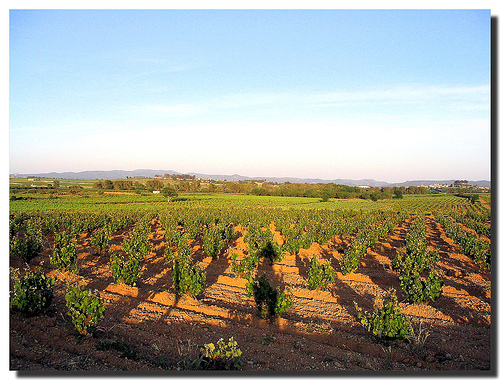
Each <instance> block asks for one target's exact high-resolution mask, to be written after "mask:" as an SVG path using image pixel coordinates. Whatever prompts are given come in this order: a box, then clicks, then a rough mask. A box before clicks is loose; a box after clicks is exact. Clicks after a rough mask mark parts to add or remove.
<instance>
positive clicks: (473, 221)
mask: <svg viewBox="0 0 500 380" xmlns="http://www.w3.org/2000/svg"><path fill="white" fill-rule="evenodd" d="M490 226H491V219H490V206H489V194H488V195H487V196H482V197H481V199H480V202H476V203H472V202H471V201H470V200H468V199H467V198H463V197H456V196H452V195H418V196H417V195H415V196H410V195H405V196H404V197H403V199H398V200H396V199H388V200H379V201H377V202H374V201H371V200H362V199H351V200H334V199H330V200H329V201H327V202H320V200H319V199H317V198H289V197H258V196H246V195H216V194H212V195H209V194H206V195H201V194H186V195H185V196H182V197H181V198H179V199H177V201H171V202H167V200H166V199H165V198H164V197H162V196H161V195H148V196H143V195H134V194H127V195H117V194H105V193H104V194H100V195H97V194H95V195H85V196H79V195H74V194H58V195H55V196H54V195H50V194H23V195H18V196H17V198H15V199H11V202H10V237H11V256H10V266H11V268H17V269H18V276H22V274H23V273H25V272H26V270H27V268H28V266H27V264H26V261H29V268H31V269H37V270H38V271H39V272H42V273H44V274H46V275H47V277H49V278H53V279H55V283H54V285H53V299H52V302H51V303H50V305H49V306H48V307H47V308H44V309H43V310H42V311H41V313H39V314H38V315H34V316H25V315H23V314H22V313H21V312H20V311H19V310H18V309H19V308H20V307H17V308H16V307H14V308H13V309H12V310H11V313H10V368H11V369H12V370H40V371H44V370H149V371H163V370H194V369H205V368H211V369H213V368H218V369H224V366H226V365H227V366H229V367H231V368H240V367H241V369H242V370H243V371H261V370H272V371H299V370H309V371H344V370H347V371H362V370H368V371H387V370H391V371H392V370H396V371H420V370H437V371H441V370H446V371H449V370H454V371H487V370H491V357H490V355H491V328H490V325H491V281H490V275H491V273H490V252H491V249H490V238H491V234H490ZM26 241H32V243H30V244H33V245H35V246H36V244H37V243H38V244H39V245H38V246H36V248H39V249H38V250H39V253H38V254H37V255H33V256H34V257H32V258H31V257H29V256H30V255H29V249H30V248H29V247H31V246H29V245H26V244H24V245H23V243H22V242H26ZM15 242H16V243H15ZM16 244H17V245H16ZM35 250H36V249H35ZM313 262H314V264H313ZM316 264H319V268H322V269H323V272H321V270H320V271H319V272H314V271H313V270H312V269H311V268H313V267H314V265H316ZM329 268H330V272H329V271H328V269H329ZM332 272H333V275H334V276H333V277H332V276H330V277H329V276H328V273H330V274H331V273H332ZM314 273H316V275H317V276H318V277H314ZM318 273H319V274H318ZM313 278H316V279H319V280H325V281H324V282H323V283H322V284H320V286H319V287H317V288H315V285H314V283H313V282H312V279H313ZM259 279H260V280H262V282H259ZM263 279H265V280H263ZM264 283H266V284H267V285H266V286H267V287H266V286H264V285H263V284H264ZM70 285H71V286H75V285H79V286H80V288H81V289H83V290H87V289H89V290H94V289H96V290H97V291H98V292H96V293H94V295H95V294H97V293H98V294H99V299H100V300H101V302H102V304H103V305H105V312H104V315H103V316H102V318H100V319H98V318H96V320H97V319H98V320H97V323H96V324H95V325H93V326H92V323H91V321H92V318H91V316H90V314H87V315H86V317H85V318H83V317H82V321H81V323H83V325H85V324H88V328H84V329H83V330H82V331H81V332H78V330H77V328H75V324H74V322H73V320H72V317H71V316H70V315H68V293H69V289H70V288H69V286H70ZM260 285H262V286H261V287H259V286H260ZM259 289H260V290H262V289H267V293H266V295H267V296H268V297H267V298H265V299H264V301H263V303H262V307H261V308H259V307H258V303H259V302H260V301H259V298H258V297H257V294H261V293H259V292H258V291H257V290H259ZM391 289H394V290H395V295H396V297H397V300H398V305H399V307H400V311H401V314H402V315H403V316H405V317H407V320H408V321H409V323H410V324H411V327H412V331H408V330H407V331H406V333H403V332H402V328H400V327H397V326H396V327H395V324H392V325H391V326H390V327H383V328H382V330H383V331H382V333H380V332H379V333H378V334H374V333H372V332H371V331H369V329H374V327H373V325H372V326H371V327H369V326H370V325H369V323H365V322H366V319H365V320H364V321H365V322H363V323H362V315H363V313H361V312H360V311H361V310H362V311H365V312H370V313H372V312H373V311H374V307H375V308H376V309H377V310H380V308H382V303H383V299H384V297H385V296H386V295H387V294H389V292H390V290H391ZM11 290H14V281H13V280H11ZM273 291H274V294H275V295H277V297H278V302H277V306H276V305H275V306H276V308H274V306H271V301H269V300H270V299H272V297H270V296H269V294H271V293H272V292H273ZM78 302H79V303H82V302H83V301H78ZM396 309H397V308H396ZM273 314H274V315H273ZM368 314H369V313H368ZM368 314H364V315H368ZM397 315H398V314H397V310H396V311H394V310H393V312H392V316H397ZM391 323H392V322H391ZM390 328H392V331H396V333H397V334H403V335H405V336H404V337H402V336H396V337H393V336H389V335H387V334H389V330H390ZM231 337H232V338H234V340H235V341H236V342H237V344H238V348H239V349H240V350H241V356H239V355H237V354H234V352H233V354H234V355H233V356H230V355H229V354H228V357H226V358H220V357H219V358H212V360H209V359H208V357H209V355H208V354H207V351H202V350H200V347H204V345H206V344H208V343H216V342H217V341H218V340H219V339H221V338H223V339H224V342H228V341H229V339H230V338H231ZM201 352H204V353H205V356H201V354H200V353H201ZM221 366H222V367H221ZM470 373H471V372H467V374H470Z"/></svg>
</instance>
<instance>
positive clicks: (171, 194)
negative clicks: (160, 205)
mask: <svg viewBox="0 0 500 380" xmlns="http://www.w3.org/2000/svg"><path fill="white" fill-rule="evenodd" d="M161 194H162V195H163V196H164V197H165V198H167V201H168V202H170V199H171V198H175V197H177V196H178V194H177V191H176V190H175V189H174V188H172V187H168V186H166V187H164V188H163V189H161Z"/></svg>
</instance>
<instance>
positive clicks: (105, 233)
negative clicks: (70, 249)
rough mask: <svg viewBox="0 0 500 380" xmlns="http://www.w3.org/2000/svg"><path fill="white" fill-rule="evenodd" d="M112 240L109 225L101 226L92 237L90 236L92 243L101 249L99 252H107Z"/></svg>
mask: <svg viewBox="0 0 500 380" xmlns="http://www.w3.org/2000/svg"><path fill="white" fill-rule="evenodd" d="M110 240H111V234H110V231H109V228H108V227H101V228H98V229H96V230H95V231H94V232H93V233H92V237H91V238H90V245H91V246H93V247H96V248H97V249H98V250H99V251H98V253H99V254H102V253H103V251H104V252H105V251H106V249H107V248H108V247H109V242H110Z"/></svg>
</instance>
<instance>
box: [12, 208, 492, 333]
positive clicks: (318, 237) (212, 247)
mask: <svg viewBox="0 0 500 380" xmlns="http://www.w3.org/2000/svg"><path fill="white" fill-rule="evenodd" d="M453 202H454V203H450V205H449V206H450V207H448V205H443V204H440V203H439V202H434V203H429V204H432V207H426V205H425V202H423V203H417V202H415V203H414V204H412V205H413V206H412V207H408V206H409V203H406V204H405V205H401V206H399V207H396V206H394V207H391V208H389V209H380V210H375V211H368V212H363V211H357V210H343V209H336V210H327V209H323V210H314V209H293V208H292V209H283V208H281V207H266V208H263V207H257V206H252V207H242V206H226V207H221V206H220V204H219V205H217V206H215V205H210V204H209V203H207V204H206V205H203V204H202V203H198V204H197V206H196V207H186V205H184V204H182V203H181V202H178V203H172V204H170V205H168V207H166V208H163V209H162V210H160V211H158V210H146V211H137V210H133V211H127V210H118V211H96V212H76V211H75V212H63V211H45V212H11V214H10V223H9V234H10V254H11V255H12V256H15V257H18V258H20V259H22V260H23V261H24V262H25V263H26V264H29V263H30V261H31V260H32V259H33V258H35V257H36V256H37V255H38V254H39V253H40V252H41V251H42V250H43V249H50V252H51V253H50V264H51V265H52V266H54V267H55V268H58V269H61V270H68V271H72V272H75V273H77V272H78V265H79V263H78V260H77V254H76V253H77V250H78V245H79V244H80V243H81V241H82V239H83V236H86V237H89V241H90V245H91V246H92V249H93V254H94V255H104V254H106V253H107V251H108V250H109V247H110V241H111V239H112V236H113V235H115V234H116V233H117V232H119V231H123V230H125V229H126V230H127V231H128V232H127V236H126V238H125V239H124V240H123V241H122V242H121V250H120V251H118V252H114V253H112V254H111V255H110V257H109V270H110V272H111V274H112V276H113V278H114V279H115V280H116V282H118V283H120V282H122V283H125V284H127V285H129V286H138V284H140V280H141V271H142V267H143V264H144V259H145V257H146V256H147V255H148V254H149V253H150V252H151V249H152V247H151V245H150V242H149V234H150V232H151V230H150V225H151V221H152V220H154V219H156V220H158V221H159V223H160V224H161V226H162V228H163V229H164V230H165V232H164V234H163V237H162V238H163V239H164V241H165V243H166V245H165V250H164V256H165V259H166V261H167V263H168V264H167V265H169V266H170V267H171V269H172V270H171V275H172V282H173V284H174V291H175V293H176V294H177V295H178V296H182V295H184V294H187V295H191V296H197V295H199V294H200V293H202V292H203V289H204V283H205V281H206V273H205V272H204V271H203V269H202V267H201V266H200V264H199V263H198V262H196V261H195V259H194V255H193V246H194V244H195V242H198V243H199V244H200V245H201V247H202V249H203V252H204V253H205V255H206V256H207V257H210V258H211V259H212V260H217V259H218V258H219V256H220V255H222V254H225V253H227V252H228V251H229V248H230V247H231V245H232V244H233V243H234V242H235V240H236V239H237V238H238V237H243V241H244V243H245V252H244V254H243V255H242V254H240V255H238V254H236V253H234V252H233V253H232V254H230V262H231V268H232V271H233V273H234V274H235V275H236V276H239V277H241V278H243V279H245V280H246V291H247V295H248V297H250V298H252V299H253V300H254V301H255V305H256V308H257V312H258V315H259V316H260V317H262V318H267V319H270V320H273V319H274V318H275V317H279V316H280V315H282V313H285V312H286V311H287V310H288V309H289V308H290V307H291V305H292V302H293V294H292V292H291V290H290V288H288V287H286V286H284V287H283V288H281V287H277V288H273V287H272V286H271V284H270V283H269V281H268V279H267V278H266V276H265V275H259V273H258V272H257V266H258V264H259V262H261V261H263V260H267V261H268V262H269V263H270V264H271V265H272V264H274V263H279V262H280V261H281V260H283V258H284V257H285V255H286V254H290V255H296V254H298V253H299V251H300V250H301V249H308V248H310V247H311V245H312V244H313V243H318V244H320V245H325V244H331V239H332V238H333V237H334V236H341V237H342V241H343V242H344V243H343V245H342V246H333V245H331V246H330V248H331V249H336V250H337V251H338V252H339V253H341V255H342V260H341V262H340V267H341V272H342V274H343V275H347V274H348V273H352V272H354V271H356V270H357V268H358V267H359V265H360V262H361V260H362V259H363V256H364V255H365V254H366V253H367V251H368V249H369V248H372V247H374V246H375V244H376V243H377V242H378V241H379V240H380V239H382V238H385V237H387V236H388V235H390V234H391V233H393V231H394V230H395V228H397V227H398V226H400V225H401V224H402V223H403V222H407V223H409V228H408V231H407V233H406V236H405V246H404V248H402V249H400V250H398V252H397V254H396V255H395V256H394V258H393V259H392V270H393V271H394V272H396V273H397V274H398V276H399V279H400V284H401V288H402V289H403V292H404V294H405V297H406V299H407V301H408V302H410V303H420V302H433V301H434V300H436V299H437V298H438V297H439V296H440V295H441V293H442V290H441V288H442V285H443V279H442V275H441V274H440V273H439V271H438V270H437V267H436V264H437V263H438V262H439V260H440V255H441V254H443V253H441V252H439V251H437V250H435V249H430V248H428V244H427V239H426V218H427V216H426V214H430V213H431V212H432V213H433V214H434V215H435V218H436V220H437V221H438V222H439V223H440V224H441V225H442V226H443V228H444V230H445V232H446V234H447V235H448V236H449V237H450V238H451V239H453V240H454V241H455V242H456V243H457V244H458V245H459V246H460V247H461V249H462V250H463V252H464V253H465V254H467V255H469V256H471V257H472V258H473V259H474V260H475V261H476V262H477V264H478V265H480V266H481V267H482V268H484V269H487V268H489V266H490V264H491V249H490V241H489V238H490V237H491V234H490V228H489V226H490V224H491V221H490V216H489V212H488V210H486V209H484V208H483V207H475V206H474V207H468V206H467V207H465V209H463V208H462V209H460V208H458V207H454V206H455V205H457V204H460V203H459V202H464V201H463V200H459V202H455V200H453ZM464 204H466V203H464ZM436 205H437V206H436ZM439 205H441V207H442V208H441V209H439V208H438V206H439ZM190 206H193V204H190ZM405 206H406V207H405ZM451 206H453V207H451ZM460 211H462V212H460ZM12 273H13V274H12V278H13V281H14V286H13V291H12V293H11V306H12V307H13V308H15V309H18V310H20V311H21V312H23V313H25V314H36V313H39V312H40V311H41V310H42V309H44V308H46V307H48V305H49V304H50V300H51V297H52V295H51V292H50V289H51V288H52V286H53V285H54V283H53V280H52V279H50V278H48V277H46V276H45V275H44V274H43V273H42V272H41V270H40V268H34V269H33V270H26V271H25V273H24V275H23V274H22V273H21V272H20V271H19V270H13V271H12ZM307 277H308V278H307V283H308V286H309V287H310V288H311V289H318V288H324V287H327V286H328V285H329V284H330V283H332V282H334V281H335V278H336V273H335V272H334V271H333V268H332V266H331V265H329V264H328V263H320V261H319V260H318V258H317V257H314V258H313V259H312V260H311V262H310V264H309V268H308V270H307ZM283 285H285V284H283ZM391 294H392V293H391ZM391 297H394V296H393V295H391ZM66 300H67V304H68V309H69V313H70V315H72V318H73V321H74V324H75V326H76V327H77V329H78V331H79V332H81V333H82V334H84V333H86V332H87V329H88V328H89V327H91V326H92V325H95V324H96V323H97V321H98V320H99V318H101V317H102V316H103V315H104V307H103V305H102V303H100V301H99V295H98V294H95V292H91V291H84V290H82V289H79V288H77V287H68V289H67V294H66ZM391 300H392V301H390V300H389V298H388V301H387V302H388V305H389V304H390V305H392V306H391V307H394V304H393V303H394V302H393V301H394V299H393V298H391ZM389 301H390V302H393V303H390V302H389ZM75 305H76V306H75ZM359 316H360V318H361V320H362V322H363V321H364V322H363V323H364V324H368V325H370V323H372V322H369V321H372V320H373V318H374V316H373V315H371V316H370V315H368V314H366V313H363V312H362V311H361V310H360V312H359ZM370 328H373V326H371V327H370Z"/></svg>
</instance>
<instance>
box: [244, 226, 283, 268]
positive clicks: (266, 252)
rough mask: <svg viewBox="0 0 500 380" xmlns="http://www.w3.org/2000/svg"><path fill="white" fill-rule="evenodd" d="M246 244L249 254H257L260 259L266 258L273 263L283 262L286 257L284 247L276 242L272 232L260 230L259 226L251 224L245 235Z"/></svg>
mask: <svg viewBox="0 0 500 380" xmlns="http://www.w3.org/2000/svg"><path fill="white" fill-rule="evenodd" d="M244 241H245V244H246V246H247V251H248V253H250V254H251V253H254V252H255V253H256V254H257V256H258V257H265V258H267V259H268V260H269V261H270V262H271V263H273V262H274V261H278V262H279V261H281V260H282V259H283V257H284V253H285V252H284V251H283V250H282V247H280V246H279V245H278V243H277V242H276V241H274V236H273V233H272V231H271V230H269V229H263V228H260V227H259V226H258V225H255V224H250V225H249V226H248V231H247V234H246V235H245V239H244Z"/></svg>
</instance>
